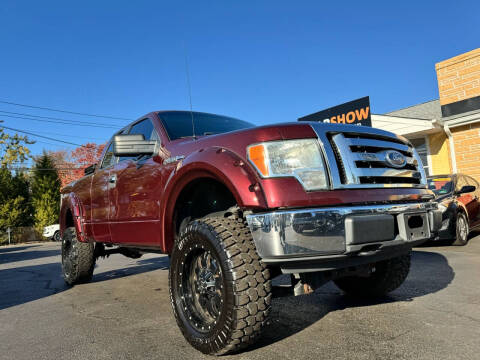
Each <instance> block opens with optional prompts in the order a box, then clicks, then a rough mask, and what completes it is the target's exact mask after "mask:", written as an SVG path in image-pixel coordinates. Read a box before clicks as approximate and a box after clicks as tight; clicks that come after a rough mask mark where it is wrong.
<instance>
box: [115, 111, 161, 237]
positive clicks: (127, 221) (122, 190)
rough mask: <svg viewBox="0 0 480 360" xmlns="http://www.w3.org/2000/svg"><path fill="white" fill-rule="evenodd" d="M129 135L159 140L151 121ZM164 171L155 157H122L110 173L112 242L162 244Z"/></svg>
mask: <svg viewBox="0 0 480 360" xmlns="http://www.w3.org/2000/svg"><path fill="white" fill-rule="evenodd" d="M128 133H129V134H142V135H143V136H144V138H145V139H146V140H157V141H158V140H159V137H158V132H157V130H156V129H155V127H154V125H153V122H152V120H151V119H150V118H146V119H143V120H140V121H138V122H137V123H135V124H133V125H132V127H131V128H130V131H129V132H128ZM161 169H162V165H161V160H159V158H158V157H155V156H153V157H152V156H141V157H137V158H131V157H124V158H122V157H120V158H119V160H118V164H117V165H115V167H114V168H113V169H112V171H111V177H112V178H115V185H114V186H111V187H110V189H109V198H110V232H111V235H112V241H113V242H115V243H121V244H130V245H145V246H158V245H159V244H160V219H159V208H160V199H161V196H162V190H161V189H162V171H161Z"/></svg>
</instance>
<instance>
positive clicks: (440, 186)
mask: <svg viewBox="0 0 480 360" xmlns="http://www.w3.org/2000/svg"><path fill="white" fill-rule="evenodd" d="M428 188H429V189H430V190H432V191H433V192H434V193H435V195H443V194H448V193H451V192H452V191H453V180H452V178H450V177H445V176H442V177H434V178H429V179H428Z"/></svg>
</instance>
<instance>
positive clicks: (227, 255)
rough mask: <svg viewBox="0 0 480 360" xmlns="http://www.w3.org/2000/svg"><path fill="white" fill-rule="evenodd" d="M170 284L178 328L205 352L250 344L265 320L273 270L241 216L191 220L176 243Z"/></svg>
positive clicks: (194, 345)
mask: <svg viewBox="0 0 480 360" xmlns="http://www.w3.org/2000/svg"><path fill="white" fill-rule="evenodd" d="M169 282H170V300H171V303H172V307H173V312H174V315H175V319H176V320H177V323H178V325H179V327H180V330H181V331H182V333H183V335H184V336H185V338H186V339H187V341H188V342H189V343H190V344H191V345H192V346H193V347H195V348H196V349H197V350H200V351H201V352H203V353H205V354H216V355H221V354H226V353H228V352H232V351H238V350H240V349H242V348H244V347H246V346H247V345H249V344H251V343H253V341H254V340H255V339H256V338H257V337H258V335H259V334H260V332H261V330H262V328H263V326H264V325H265V323H266V320H267V316H268V313H269V310H270V302H271V283H270V273H269V270H268V269H267V268H266V267H265V265H264V264H263V263H262V262H261V261H260V259H259V257H258V255H257V252H256V250H255V246H254V244H253V240H252V237H251V234H250V231H249V229H248V227H247V226H246V224H245V223H244V221H243V220H242V219H236V218H234V219H231V218H223V217H211V218H204V219H201V220H196V221H192V222H190V223H189V224H188V226H187V227H186V228H185V229H184V231H183V232H182V234H181V235H180V237H179V239H178V240H177V242H176V244H175V248H174V250H173V253H172V256H171V265H170V273H169Z"/></svg>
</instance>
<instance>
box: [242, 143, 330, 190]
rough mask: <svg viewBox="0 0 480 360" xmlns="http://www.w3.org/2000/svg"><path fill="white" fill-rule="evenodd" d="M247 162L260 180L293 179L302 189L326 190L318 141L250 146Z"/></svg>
mask: <svg viewBox="0 0 480 360" xmlns="http://www.w3.org/2000/svg"><path fill="white" fill-rule="evenodd" d="M247 155H248V159H249V160H250V162H251V163H252V164H253V165H254V166H255V168H256V169H257V171H258V172H259V173H260V175H261V176H262V177H264V178H275V177H286V176H291V177H295V178H297V180H298V181H299V182H300V183H301V184H302V186H303V187H304V188H305V190H308V191H310V190H321V189H327V185H328V184H327V177H326V173H325V165H324V162H323V157H322V153H321V151H320V146H319V143H318V140H316V139H300V140H284V141H271V142H264V143H260V144H254V145H250V146H249V147H248V149H247Z"/></svg>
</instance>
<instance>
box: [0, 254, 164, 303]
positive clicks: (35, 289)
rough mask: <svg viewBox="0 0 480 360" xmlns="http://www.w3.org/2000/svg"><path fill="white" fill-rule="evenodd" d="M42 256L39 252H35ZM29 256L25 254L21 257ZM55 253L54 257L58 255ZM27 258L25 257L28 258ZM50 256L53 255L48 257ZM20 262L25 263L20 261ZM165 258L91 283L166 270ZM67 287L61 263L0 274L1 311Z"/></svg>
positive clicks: (105, 274) (96, 277) (113, 272)
mask: <svg viewBox="0 0 480 360" xmlns="http://www.w3.org/2000/svg"><path fill="white" fill-rule="evenodd" d="M38 252H39V253H41V252H42V251H38ZM23 254H24V255H25V254H28V253H23ZM58 254H59V253H58V251H57V253H56V254H54V255H58ZM27 256H28V255H27ZM51 256H53V255H51ZM19 260H26V258H22V259H19ZM168 263H169V261H168V257H167V256H165V257H161V258H158V257H157V258H153V259H144V260H137V261H136V264H135V265H133V266H130V267H126V268H122V269H115V270H110V271H106V272H102V273H98V274H95V272H94V275H93V280H92V281H93V282H101V281H107V280H113V279H117V278H122V277H125V276H131V275H136V274H141V273H144V272H148V271H154V270H165V269H168ZM69 288H70V286H68V285H67V284H66V283H65V281H64V280H63V277H62V266H61V263H60V262H59V261H58V262H55V263H49V264H41V265H32V266H24V267H17V268H13V269H3V270H0V310H2V309H6V308H9V307H12V306H16V305H20V304H24V303H27V302H30V301H34V300H38V299H42V298H45V297H48V296H51V295H54V294H57V293H60V292H63V291H65V290H68V289H69Z"/></svg>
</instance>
